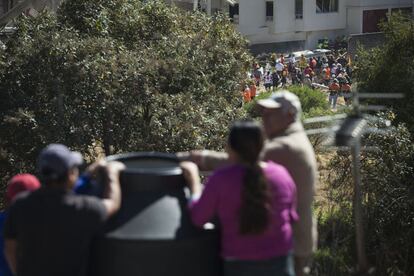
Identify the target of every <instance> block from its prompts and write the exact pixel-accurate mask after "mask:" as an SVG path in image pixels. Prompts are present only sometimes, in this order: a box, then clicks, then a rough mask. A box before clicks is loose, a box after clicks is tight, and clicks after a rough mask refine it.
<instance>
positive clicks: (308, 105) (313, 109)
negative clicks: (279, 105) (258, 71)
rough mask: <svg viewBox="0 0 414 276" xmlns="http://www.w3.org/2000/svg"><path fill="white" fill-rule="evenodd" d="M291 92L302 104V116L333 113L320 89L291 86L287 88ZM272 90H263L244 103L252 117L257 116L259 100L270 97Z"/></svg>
mask: <svg viewBox="0 0 414 276" xmlns="http://www.w3.org/2000/svg"><path fill="white" fill-rule="evenodd" d="M287 90H289V91H290V92H292V93H294V94H296V95H297V96H298V98H299V99H300V102H301V104H302V112H303V113H302V117H303V118H309V117H313V116H320V115H326V114H331V111H330V109H329V105H328V102H327V100H326V95H325V94H324V93H323V92H321V91H320V90H318V89H311V88H309V87H306V86H297V85H293V86H289V87H288V88H287ZM271 94H272V92H262V93H260V94H259V95H258V96H256V97H255V98H254V100H253V101H251V102H249V103H247V104H245V105H244V109H245V110H246V111H247V112H248V114H249V115H250V116H251V117H257V116H259V114H257V111H256V110H255V109H254V106H255V105H256V102H257V100H260V99H266V98H268V97H269V96H270V95H271Z"/></svg>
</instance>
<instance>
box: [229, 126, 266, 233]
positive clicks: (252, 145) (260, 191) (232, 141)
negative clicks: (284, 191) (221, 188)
mask: <svg viewBox="0 0 414 276" xmlns="http://www.w3.org/2000/svg"><path fill="white" fill-rule="evenodd" d="M263 143H264V138H263V132H262V129H261V127H260V125H259V124H258V123H257V122H255V121H251V120H246V121H237V122H235V123H234V124H233V126H232V127H231V129H230V135H229V146H230V147H231V149H232V150H233V151H235V152H236V153H237V154H238V157H239V158H240V159H241V160H240V161H241V162H242V163H243V164H244V165H245V166H246V173H245V175H244V178H243V187H242V192H241V202H242V203H241V208H240V213H239V231H240V234H242V235H247V234H260V233H263V232H264V231H265V230H266V228H267V226H268V225H269V221H270V216H269V209H270V191H269V187H268V184H267V183H266V179H265V178H264V175H263V172H262V169H261V167H260V165H259V156H260V152H261V151H262V148H263Z"/></svg>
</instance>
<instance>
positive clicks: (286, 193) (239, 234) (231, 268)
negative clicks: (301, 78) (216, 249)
mask: <svg viewBox="0 0 414 276" xmlns="http://www.w3.org/2000/svg"><path fill="white" fill-rule="evenodd" d="M263 143H264V138H263V133H262V129H261V128H260V126H259V125H258V123H256V122H254V121H239V122H236V123H235V124H234V125H233V126H232V128H231V130H230V135H229V139H228V145H227V152H228V154H229V161H230V162H231V164H230V165H228V166H226V167H223V168H221V169H218V170H216V171H215V172H214V173H213V175H211V177H209V179H208V180H207V183H206V184H205V187H204V190H203V191H202V187H201V184H200V178H199V175H198V169H197V166H196V165H195V164H194V163H191V162H183V163H182V168H183V171H184V176H185V177H186V180H187V183H188V186H189V188H190V191H191V194H192V198H191V202H190V212H191V218H192V221H193V223H194V224H195V225H197V226H200V227H201V226H203V225H204V224H205V223H207V222H209V221H211V220H212V219H213V218H215V217H217V218H218V219H219V222H220V229H221V244H222V249H221V250H222V252H221V255H222V257H223V259H224V275H225V276H233V275H234V276H236V275H237V276H243V275H246V276H248V275H254V276H261V275H266V276H268V275H288V276H291V275H294V270H293V258H292V255H291V251H292V245H293V240H292V226H291V224H292V223H293V222H294V221H296V220H297V219H298V216H297V213H296V209H295V208H296V205H295V201H296V189H295V184H294V182H293V180H292V178H291V176H290V175H289V173H288V172H287V170H286V169H285V168H284V167H282V166H281V165H278V164H276V163H273V162H266V163H264V162H260V161H259V158H260V152H261V151H262V148H263Z"/></svg>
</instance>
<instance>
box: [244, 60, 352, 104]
mask: <svg viewBox="0 0 414 276" xmlns="http://www.w3.org/2000/svg"><path fill="white" fill-rule="evenodd" d="M352 73H353V68H352V62H351V59H350V57H349V56H348V55H347V54H346V53H344V54H337V55H334V54H328V55H323V56H317V57H310V58H306V57H305V56H304V55H303V54H302V55H301V57H300V58H299V59H298V60H296V59H295V58H294V57H292V58H289V59H287V58H285V56H284V55H283V54H281V55H280V57H279V58H278V59H277V60H276V61H274V62H272V63H270V62H267V63H266V64H265V65H264V66H263V65H260V64H259V63H254V64H253V66H252V69H251V71H250V72H249V73H248V75H249V81H248V83H249V84H248V85H245V86H244V91H243V102H244V103H247V102H250V101H251V100H252V99H254V97H255V96H256V94H257V93H258V91H261V89H260V88H261V87H263V89H264V90H265V91H273V90H277V89H279V88H281V89H283V88H286V87H288V86H289V85H303V86H307V87H310V88H312V89H315V88H319V89H321V90H322V91H326V92H328V95H329V103H330V106H331V108H332V109H333V110H335V109H336V105H337V101H338V97H340V96H342V97H343V98H344V102H345V104H346V105H349V104H350V103H351V85H352ZM253 90H254V93H252V91H253Z"/></svg>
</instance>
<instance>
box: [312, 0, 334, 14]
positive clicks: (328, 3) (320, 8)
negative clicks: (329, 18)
mask: <svg viewBox="0 0 414 276" xmlns="http://www.w3.org/2000/svg"><path fill="white" fill-rule="evenodd" d="M338 1H339V0H316V13H327V12H338Z"/></svg>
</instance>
